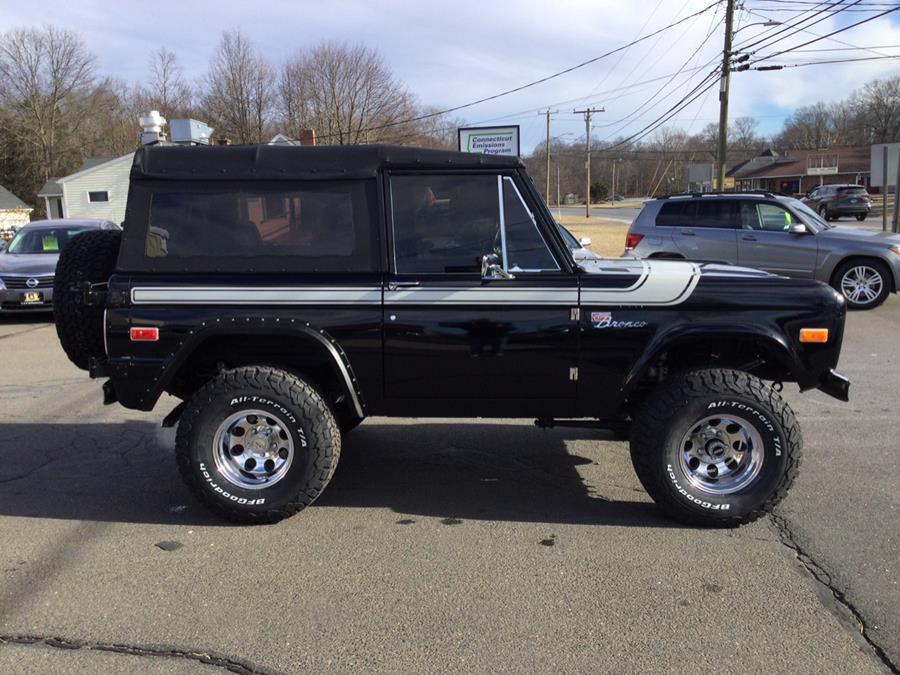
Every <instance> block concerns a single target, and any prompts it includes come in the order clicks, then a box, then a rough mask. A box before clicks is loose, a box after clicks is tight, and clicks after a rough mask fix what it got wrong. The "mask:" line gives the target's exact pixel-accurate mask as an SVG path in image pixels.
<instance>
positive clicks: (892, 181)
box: [869, 143, 900, 187]
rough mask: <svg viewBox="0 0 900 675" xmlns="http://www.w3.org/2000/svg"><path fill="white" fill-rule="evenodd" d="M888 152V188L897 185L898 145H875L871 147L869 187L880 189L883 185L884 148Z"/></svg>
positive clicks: (899, 144)
mask: <svg viewBox="0 0 900 675" xmlns="http://www.w3.org/2000/svg"><path fill="white" fill-rule="evenodd" d="M885 147H887V150H888V169H887V175H888V181H887V184H888V186H891V185H896V184H897V161H898V158H900V143H876V144H875V145H873V146H872V155H871V166H870V167H869V170H870V171H871V172H872V176H871V181H870V182H869V185H871V186H872V187H882V186H883V185H884V148H885Z"/></svg>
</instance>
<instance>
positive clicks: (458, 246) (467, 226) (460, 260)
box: [391, 175, 500, 274]
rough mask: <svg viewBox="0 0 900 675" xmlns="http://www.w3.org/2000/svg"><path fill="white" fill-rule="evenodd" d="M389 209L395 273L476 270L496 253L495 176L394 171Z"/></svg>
mask: <svg viewBox="0 0 900 675" xmlns="http://www.w3.org/2000/svg"><path fill="white" fill-rule="evenodd" d="M391 209H392V213H393V225H394V268H395V269H396V271H397V272H398V273H399V274H417V273H420V274H421V273H424V274H480V273H481V258H482V256H484V255H486V254H488V253H496V254H497V255H499V254H500V208H499V199H498V196H497V176H490V175H481V176H447V175H444V176H437V175H435V176H394V177H392V178H391Z"/></svg>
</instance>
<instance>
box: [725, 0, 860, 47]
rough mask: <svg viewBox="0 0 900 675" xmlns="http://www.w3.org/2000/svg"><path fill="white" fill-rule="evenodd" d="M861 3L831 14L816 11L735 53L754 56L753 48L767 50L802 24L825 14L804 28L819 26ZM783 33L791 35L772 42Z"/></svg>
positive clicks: (857, 0)
mask: <svg viewBox="0 0 900 675" xmlns="http://www.w3.org/2000/svg"><path fill="white" fill-rule="evenodd" d="M859 2H861V0H856V1H855V2H853V3H851V4H849V5H846V6H843V7H842V8H841V9H840V10H838V11H836V12H833V13H831V14H828V13H826V11H825V10H824V9H819V10H816V11H815V12H814V13H813V14H812V15H810V16H807V17H805V18H803V19H800V20H799V21H797V22H796V23H789V24H785V26H784V28H782V29H781V30H780V31H777V32H776V33H774V34H773V35H770V36H769V37H767V38H763V39H761V40H757V41H756V42H751V43H749V44H743V45H740V46H738V47H737V49H736V50H735V51H740V52H742V53H747V52H749V53H751V54H752V53H753V52H752V51H751V47H757V46H758V48H757V49H756V51H759V50H760V49H765V48H766V47H770V46H771V45H773V44H775V43H776V42H781V40H785V39H787V38H788V37H790V36H791V35H792V34H793V31H794V30H797V29H798V27H799V26H800V25H801V24H803V23H806V22H807V21H809V20H811V19H814V18H816V17H817V16H819V15H820V14H825V16H823V17H822V18H820V19H818V20H817V21H813V22H812V23H810V24H807V25H806V26H804V28H809V27H810V26H815V25H816V24H818V23H822V22H823V21H826V20H828V19H829V18H831V17H832V16H834V15H835V14H837V13H838V12H842V11H845V10H847V9H849V8H850V7H852V6H853V5H856V4H858V3H859ZM819 4H820V5H821V4H825V3H819ZM808 11H812V10H808ZM782 33H788V34H789V35H788V36H787V37H784V38H781V40H772V38H774V37H776V36H778V35H781V34H782ZM762 43H766V44H762Z"/></svg>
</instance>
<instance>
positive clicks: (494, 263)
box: [481, 253, 516, 279]
mask: <svg viewBox="0 0 900 675" xmlns="http://www.w3.org/2000/svg"><path fill="white" fill-rule="evenodd" d="M481 278H482V279H515V278H516V277H515V275H513V274H510V273H509V272H507V271H506V270H505V269H503V265H501V264H500V256H498V255H497V254H496V253H488V254H487V255H484V256H481Z"/></svg>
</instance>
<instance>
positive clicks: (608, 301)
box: [131, 260, 701, 306]
mask: <svg viewBox="0 0 900 675" xmlns="http://www.w3.org/2000/svg"><path fill="white" fill-rule="evenodd" d="M616 262H617V261H603V263H602V264H603V265H607V266H609V267H611V268H612V269H615V268H616V267H617V266H616V264H615V263H616ZM622 262H625V261H622ZM618 267H619V269H618V270H616V271H618V272H619V273H620V274H622V273H631V274H637V275H638V279H637V281H635V283H633V284H632V285H631V286H628V287H625V288H591V287H590V286H583V287H582V289H581V297H580V304H582V305H606V306H610V305H612V306H623V305H655V306H666V305H677V304H679V303H681V302H684V301H685V300H686V299H687V298H688V297H689V296H690V295H691V293H692V292H693V291H694V288H696V286H697V283H698V282H699V280H700V276H701V272H700V267H699V266H698V265H696V264H694V263H690V262H684V261H671V260H654V261H652V262H650V261H645V260H641V261H628V263H627V266H626V265H621V266H618ZM602 269H603V268H602V267H598V270H602ZM620 270H621V271H620ZM626 270H627V272H626ZM596 275H597V276H598V277H599V276H601V275H602V271H601V272H599V273H597V274H596ZM131 302H132V303H133V304H135V305H380V304H381V302H382V289H381V287H379V286H360V287H347V286H306V287H304V286H295V287H283V286H281V287H277V286H276V287H271V288H261V287H237V286H182V287H175V286H161V287H154V286H142V287H136V288H132V289H131ZM384 304H385V305H391V306H395V305H503V304H514V305H551V306H573V305H576V306H577V305H578V304H579V293H578V289H577V288H574V287H573V288H559V287H556V288H540V287H533V286H532V287H528V286H517V285H515V282H511V284H510V285H509V286H506V285H505V284H496V283H495V284H491V285H489V286H473V287H460V286H413V287H407V288H399V289H397V290H385V291H384Z"/></svg>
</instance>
